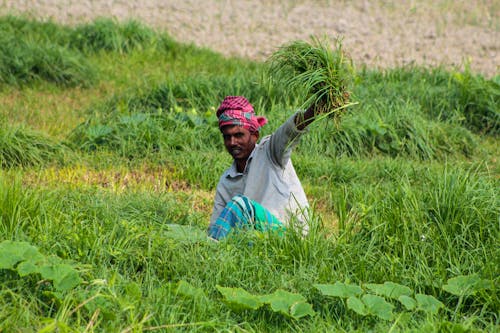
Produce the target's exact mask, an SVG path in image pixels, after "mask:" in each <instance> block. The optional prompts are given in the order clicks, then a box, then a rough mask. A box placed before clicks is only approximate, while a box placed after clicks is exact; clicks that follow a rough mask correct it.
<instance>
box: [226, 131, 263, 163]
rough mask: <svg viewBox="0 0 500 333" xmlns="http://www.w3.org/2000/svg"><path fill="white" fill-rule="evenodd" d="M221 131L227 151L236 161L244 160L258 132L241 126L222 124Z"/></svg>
mask: <svg viewBox="0 0 500 333" xmlns="http://www.w3.org/2000/svg"><path fill="white" fill-rule="evenodd" d="M221 132H222V137H223V138H224V145H225V146H226V149H227V151H228V152H229V154H231V156H232V157H233V159H235V160H236V161H238V160H239V161H246V160H247V159H248V157H249V156H250V154H251V153H252V151H253V149H254V148H255V144H256V142H257V140H258V139H259V132H250V131H249V130H247V129H246V128H243V127H241V126H224V127H222V129H221Z"/></svg>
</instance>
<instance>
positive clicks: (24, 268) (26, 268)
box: [17, 261, 40, 276]
mask: <svg viewBox="0 0 500 333" xmlns="http://www.w3.org/2000/svg"><path fill="white" fill-rule="evenodd" d="M39 269H40V267H39V266H37V265H35V264H34V263H33V262H31V261H23V262H21V263H20V264H19V265H17V272H18V273H19V275H20V276H26V275H29V274H33V273H39V272H38V270H39Z"/></svg>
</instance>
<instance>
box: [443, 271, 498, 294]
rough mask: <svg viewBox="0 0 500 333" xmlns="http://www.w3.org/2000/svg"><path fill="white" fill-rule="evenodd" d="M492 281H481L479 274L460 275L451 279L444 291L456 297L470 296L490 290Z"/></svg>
mask: <svg viewBox="0 0 500 333" xmlns="http://www.w3.org/2000/svg"><path fill="white" fill-rule="evenodd" d="M490 284H491V281H490V280H485V279H481V278H480V277H479V276H478V275H477V274H472V275H460V276H456V277H454V278H451V279H449V280H448V281H447V283H446V284H445V285H444V286H443V290H445V291H447V292H449V293H450V294H453V295H456V296H470V295H474V294H475V293H476V292H478V291H479V290H482V289H489V287H490Z"/></svg>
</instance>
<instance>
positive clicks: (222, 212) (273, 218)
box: [208, 96, 315, 239]
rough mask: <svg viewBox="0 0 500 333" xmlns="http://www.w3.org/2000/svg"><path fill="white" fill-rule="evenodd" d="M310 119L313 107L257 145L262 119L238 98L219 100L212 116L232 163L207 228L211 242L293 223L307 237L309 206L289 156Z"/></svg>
mask: <svg viewBox="0 0 500 333" xmlns="http://www.w3.org/2000/svg"><path fill="white" fill-rule="evenodd" d="M314 116H315V112H314V108H313V107H310V108H309V109H308V110H306V111H305V112H302V111H299V112H297V113H295V114H294V115H293V116H291V117H290V118H289V119H288V120H287V121H285V123H283V124H282V125H281V126H280V127H279V128H278V129H277V130H276V131H275V132H274V133H273V134H272V135H269V136H266V137H264V138H263V139H262V140H261V141H260V143H258V144H257V141H258V139H259V129H260V127H262V126H263V125H265V124H266V123H267V119H266V118H265V117H262V116H257V115H255V112H254V109H253V106H252V105H251V104H250V103H249V102H248V100H247V99H246V98H245V97H243V96H227V97H226V98H225V99H224V101H223V102H222V103H221V105H220V106H219V108H218V109H217V117H218V119H219V129H220V131H221V132H222V136H223V139H224V145H225V147H226V149H227V151H228V152H229V154H231V156H232V157H233V164H232V165H231V167H229V169H227V170H226V171H225V172H224V173H223V174H222V176H221V178H220V180H219V183H218V185H217V189H216V194H215V202H214V208H213V212H212V216H211V219H210V226H209V227H208V234H209V236H210V237H211V238H213V239H220V238H223V237H225V236H227V234H228V233H229V232H231V231H233V230H235V229H236V230H237V229H256V230H260V231H267V230H279V229H283V228H286V227H287V226H288V225H289V224H290V222H291V221H292V220H293V219H295V221H297V222H298V224H299V225H301V226H302V228H303V230H302V231H303V232H304V233H306V232H307V230H308V227H307V223H306V220H307V208H308V202H307V198H306V195H305V193H304V190H303V188H302V185H301V184H300V180H299V178H298V177H297V174H296V173H295V169H294V167H293V165H292V162H291V160H290V155H291V152H292V149H293V147H294V146H296V144H297V143H298V139H299V137H300V136H301V135H302V134H303V133H304V130H305V128H306V127H307V125H309V124H310V123H311V122H312V121H313V119H314Z"/></svg>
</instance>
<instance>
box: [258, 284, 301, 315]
mask: <svg viewBox="0 0 500 333" xmlns="http://www.w3.org/2000/svg"><path fill="white" fill-rule="evenodd" d="M260 300H261V301H262V302H263V303H266V304H269V305H270V306H271V309H273V311H274V312H280V313H283V314H285V315H290V308H291V307H292V305H294V304H296V303H305V302H306V299H305V297H304V296H302V295H301V294H296V293H291V292H288V291H285V290H283V289H278V290H276V291H275V292H274V293H272V294H269V295H264V296H261V297H260Z"/></svg>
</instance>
